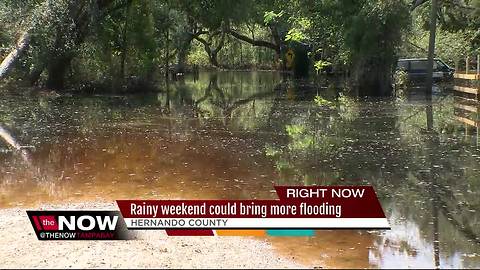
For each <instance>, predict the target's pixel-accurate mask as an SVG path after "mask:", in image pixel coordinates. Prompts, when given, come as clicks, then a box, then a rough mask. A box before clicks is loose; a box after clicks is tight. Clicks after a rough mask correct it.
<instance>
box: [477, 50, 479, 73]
mask: <svg viewBox="0 0 480 270" xmlns="http://www.w3.org/2000/svg"><path fill="white" fill-rule="evenodd" d="M477 75H480V54H477Z"/></svg>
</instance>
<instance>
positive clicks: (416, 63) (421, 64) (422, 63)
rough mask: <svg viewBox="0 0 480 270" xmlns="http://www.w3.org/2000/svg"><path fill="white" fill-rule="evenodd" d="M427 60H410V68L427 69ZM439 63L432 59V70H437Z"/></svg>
mask: <svg viewBox="0 0 480 270" xmlns="http://www.w3.org/2000/svg"><path fill="white" fill-rule="evenodd" d="M427 66H428V61H427V60H413V61H411V62H410V69H411V70H422V71H423V70H424V71H426V70H427ZM438 68H439V64H438V61H437V60H436V61H433V70H438Z"/></svg>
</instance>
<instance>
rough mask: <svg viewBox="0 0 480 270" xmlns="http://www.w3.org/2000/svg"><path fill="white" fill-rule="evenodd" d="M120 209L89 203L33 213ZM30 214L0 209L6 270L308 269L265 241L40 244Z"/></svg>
mask: <svg viewBox="0 0 480 270" xmlns="http://www.w3.org/2000/svg"><path fill="white" fill-rule="evenodd" d="M81 208H85V209H116V208H117V207H116V205H114V204H106V203H96V204H92V203H88V204H78V205H68V206H65V205H63V206H44V207H35V208H32V209H52V210H53V209H81ZM25 210H26V209H18V208H16V209H2V210H0V228H1V230H0V254H1V255H0V256H1V261H2V263H1V267H2V268H299V267H302V268H304V267H305V266H302V265H299V264H296V263H295V262H293V261H291V260H289V259H286V258H282V257H281V256H280V255H278V254H276V252H275V251H274V250H273V248H272V246H271V245H270V244H268V243H267V242H266V241H264V240H261V239H258V238H257V239H254V238H246V237H167V235H166V234H165V232H163V231H139V232H138V235H137V238H138V239H137V240H131V241H105V242H102V241H38V240H37V238H36V236H35V234H34V232H33V228H32V226H31V224H30V221H29V220H28V217H27V214H26V212H25Z"/></svg>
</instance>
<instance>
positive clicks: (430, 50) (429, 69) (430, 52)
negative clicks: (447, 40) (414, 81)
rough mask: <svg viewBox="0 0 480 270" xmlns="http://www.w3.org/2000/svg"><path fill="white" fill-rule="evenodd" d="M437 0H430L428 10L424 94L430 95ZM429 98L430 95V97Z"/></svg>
mask: <svg viewBox="0 0 480 270" xmlns="http://www.w3.org/2000/svg"><path fill="white" fill-rule="evenodd" d="M437 10H438V6H437V0H432V7H431V10H430V37H429V42H428V65H427V82H426V85H425V87H426V88H425V94H426V95H427V98H429V97H428V96H431V95H432V84H433V57H434V56H435V34H436V30H437ZM430 98H431V97H430Z"/></svg>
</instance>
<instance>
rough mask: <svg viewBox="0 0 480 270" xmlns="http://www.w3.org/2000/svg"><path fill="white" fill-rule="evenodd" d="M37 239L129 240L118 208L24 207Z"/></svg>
mask: <svg viewBox="0 0 480 270" xmlns="http://www.w3.org/2000/svg"><path fill="white" fill-rule="evenodd" d="M27 214H28V217H29V219H30V222H31V223H32V226H33V229H34V230H35V234H36V235H37V238H38V240H128V239H129V234H128V229H127V228H126V225H125V222H124V220H123V218H122V215H121V214H120V212H119V211H95V210H68V211H27Z"/></svg>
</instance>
